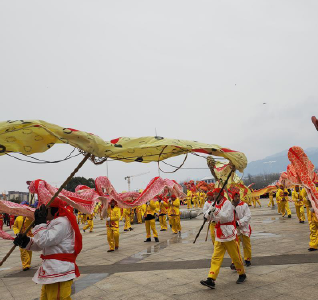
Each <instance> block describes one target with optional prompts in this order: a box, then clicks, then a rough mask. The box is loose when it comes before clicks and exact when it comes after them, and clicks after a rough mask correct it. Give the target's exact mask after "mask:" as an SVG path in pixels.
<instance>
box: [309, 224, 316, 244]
mask: <svg viewBox="0 0 318 300" xmlns="http://www.w3.org/2000/svg"><path fill="white" fill-rule="evenodd" d="M309 230H310V241H309V248H314V249H318V223H317V222H313V221H311V222H310V223H309Z"/></svg>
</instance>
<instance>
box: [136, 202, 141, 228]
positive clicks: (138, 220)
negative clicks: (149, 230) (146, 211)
mask: <svg viewBox="0 0 318 300" xmlns="http://www.w3.org/2000/svg"><path fill="white" fill-rule="evenodd" d="M136 215H137V223H138V224H141V223H142V215H143V213H142V208H141V205H140V206H137V207H136Z"/></svg>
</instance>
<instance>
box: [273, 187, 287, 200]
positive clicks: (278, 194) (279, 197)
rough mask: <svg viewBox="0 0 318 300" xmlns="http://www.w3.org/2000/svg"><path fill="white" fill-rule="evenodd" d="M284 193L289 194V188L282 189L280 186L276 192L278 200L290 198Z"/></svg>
mask: <svg viewBox="0 0 318 300" xmlns="http://www.w3.org/2000/svg"><path fill="white" fill-rule="evenodd" d="M284 193H287V194H288V190H287V189H284V190H282V189H280V188H279V189H278V190H277V193H276V200H277V201H283V200H284V201H285V200H288V196H284Z"/></svg>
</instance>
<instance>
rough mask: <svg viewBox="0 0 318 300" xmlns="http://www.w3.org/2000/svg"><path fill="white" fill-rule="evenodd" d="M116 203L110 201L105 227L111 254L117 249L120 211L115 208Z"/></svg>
mask: <svg viewBox="0 0 318 300" xmlns="http://www.w3.org/2000/svg"><path fill="white" fill-rule="evenodd" d="M116 204H117V203H116V201H115V200H112V201H111V202H110V206H109V207H108V209H107V218H106V227H107V241H108V244H109V250H108V251H107V252H113V251H115V250H117V249H118V248H119V218H120V209H119V207H117V206H116Z"/></svg>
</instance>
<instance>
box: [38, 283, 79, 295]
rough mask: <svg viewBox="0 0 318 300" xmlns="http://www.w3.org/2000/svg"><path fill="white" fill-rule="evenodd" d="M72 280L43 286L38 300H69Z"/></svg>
mask: <svg viewBox="0 0 318 300" xmlns="http://www.w3.org/2000/svg"><path fill="white" fill-rule="evenodd" d="M72 283H73V280H69V281H63V282H56V283H52V284H43V285H42V290H41V298H40V300H56V299H60V300H71V299H72V298H71V291H72V290H71V287H72Z"/></svg>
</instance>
